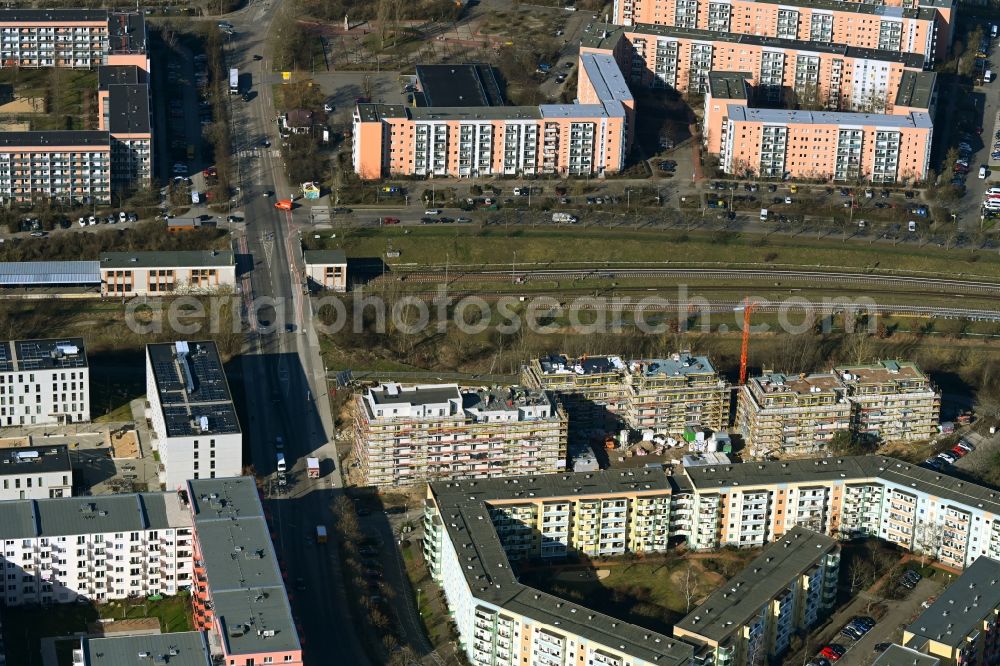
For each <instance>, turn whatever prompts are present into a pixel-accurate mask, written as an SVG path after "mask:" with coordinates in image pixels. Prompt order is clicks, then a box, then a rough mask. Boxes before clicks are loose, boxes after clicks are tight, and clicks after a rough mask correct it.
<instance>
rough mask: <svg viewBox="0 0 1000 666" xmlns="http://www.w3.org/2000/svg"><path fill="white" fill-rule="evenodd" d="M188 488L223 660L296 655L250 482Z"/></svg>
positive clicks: (202, 482)
mask: <svg viewBox="0 0 1000 666" xmlns="http://www.w3.org/2000/svg"><path fill="white" fill-rule="evenodd" d="M187 487H188V495H189V498H190V502H191V505H192V507H193V510H194V522H195V532H196V534H197V538H198V544H199V546H200V552H201V553H202V556H203V557H204V558H205V559H204V564H205V575H206V577H207V579H208V586H209V594H210V596H211V601H212V605H213V609H214V613H215V616H216V618H217V619H218V621H219V624H220V626H221V629H222V636H221V639H222V641H223V642H224V643H225V645H226V652H227V654H228V655H241V654H256V653H267V652H282V651H291V650H300V649H301V645H300V643H299V637H298V634H297V633H296V630H295V623H294V620H293V619H292V612H291V608H290V607H289V605H288V596H287V594H286V593H285V586H284V583H283V581H282V577H281V571H280V569H279V568H278V559H277V557H276V555H275V552H274V545H273V544H272V543H271V536H270V532H269V530H268V526H267V521H266V520H265V518H264V510H263V507H262V506H261V503H260V498H259V496H258V495H257V487H256V484H255V482H254V479H253V478H252V477H232V478H227V479H196V480H192V481H188V484H187Z"/></svg>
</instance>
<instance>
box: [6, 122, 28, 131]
mask: <svg viewBox="0 0 1000 666" xmlns="http://www.w3.org/2000/svg"><path fill="white" fill-rule="evenodd" d="M30 131H31V123H0V132H30Z"/></svg>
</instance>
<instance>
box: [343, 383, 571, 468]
mask: <svg viewBox="0 0 1000 666" xmlns="http://www.w3.org/2000/svg"><path fill="white" fill-rule="evenodd" d="M566 428H567V417H566V413H565V412H564V411H563V409H562V407H561V406H560V405H559V404H558V403H557V402H554V401H553V400H552V399H551V398H550V397H549V396H548V395H546V394H545V393H544V392H542V391H536V390H530V389H523V388H520V387H512V388H505V389H494V390H486V391H483V390H480V391H468V392H464V393H463V392H462V391H460V390H459V388H458V386H457V385H455V384H422V385H416V386H401V385H399V384H394V383H389V384H384V385H382V386H380V387H378V388H375V389H368V390H367V391H365V392H364V393H363V394H361V395H358V396H355V402H354V451H355V454H356V456H357V459H358V461H359V462H360V469H361V473H362V474H363V476H364V478H365V482H366V483H368V484H371V485H375V486H380V487H385V486H399V485H407V484H412V483H419V482H423V481H429V480H438V479H463V478H489V477H500V476H511V475H525V474H544V473H550V472H557V471H560V470H564V469H565V467H566V437H567V432H566Z"/></svg>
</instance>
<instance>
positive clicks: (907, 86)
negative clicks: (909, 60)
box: [895, 70, 937, 109]
mask: <svg viewBox="0 0 1000 666" xmlns="http://www.w3.org/2000/svg"><path fill="white" fill-rule="evenodd" d="M936 85H937V72H914V71H910V70H907V71H905V72H903V76H902V78H901V79H900V80H899V90H898V91H896V102H895V104H896V106H909V107H913V108H917V109H929V108H930V106H931V100H932V99H933V97H934V86H936Z"/></svg>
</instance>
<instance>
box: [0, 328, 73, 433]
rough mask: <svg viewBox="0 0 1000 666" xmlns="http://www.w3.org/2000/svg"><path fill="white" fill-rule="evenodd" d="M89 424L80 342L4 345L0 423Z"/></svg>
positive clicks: (1, 344) (0, 358)
mask: <svg viewBox="0 0 1000 666" xmlns="http://www.w3.org/2000/svg"><path fill="white" fill-rule="evenodd" d="M89 420H90V369H89V368H88V367H87V354H86V351H85V350H84V347H83V339H82V338H65V339H56V338H53V339H48V340H14V341H10V342H0V425H2V426H30V425H44V424H50V423H79V422H82V421H89Z"/></svg>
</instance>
